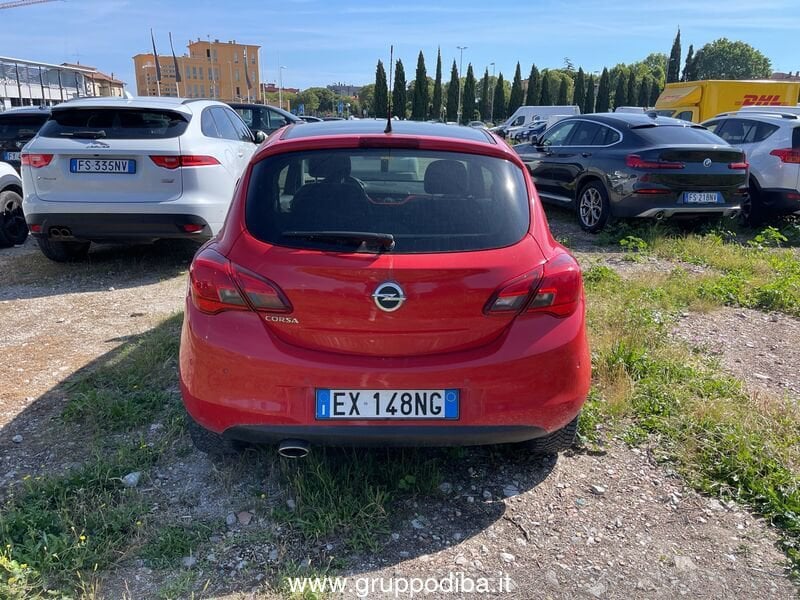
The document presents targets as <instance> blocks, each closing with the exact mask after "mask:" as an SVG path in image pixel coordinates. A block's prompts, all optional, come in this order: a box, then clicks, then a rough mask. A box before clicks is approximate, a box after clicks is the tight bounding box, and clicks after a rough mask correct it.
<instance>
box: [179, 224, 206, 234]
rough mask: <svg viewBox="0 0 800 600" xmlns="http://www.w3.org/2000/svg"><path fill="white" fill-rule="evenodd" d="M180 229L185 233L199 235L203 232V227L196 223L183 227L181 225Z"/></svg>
mask: <svg viewBox="0 0 800 600" xmlns="http://www.w3.org/2000/svg"><path fill="white" fill-rule="evenodd" d="M181 229H183V230H184V231H185V232H186V233H199V232H201V231H203V226H202V225H198V224H196V223H186V224H185V225H181Z"/></svg>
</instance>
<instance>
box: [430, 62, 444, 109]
mask: <svg viewBox="0 0 800 600" xmlns="http://www.w3.org/2000/svg"><path fill="white" fill-rule="evenodd" d="M430 118H431V119H441V118H442V49H441V48H439V52H438V53H437V56H436V79H435V80H434V81H433V101H432V102H431V115H430Z"/></svg>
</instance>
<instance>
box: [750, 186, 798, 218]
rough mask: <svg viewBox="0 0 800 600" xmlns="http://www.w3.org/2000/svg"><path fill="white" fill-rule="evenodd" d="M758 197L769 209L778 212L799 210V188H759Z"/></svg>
mask: <svg viewBox="0 0 800 600" xmlns="http://www.w3.org/2000/svg"><path fill="white" fill-rule="evenodd" d="M758 199H759V200H760V201H761V205H762V206H763V207H764V208H765V209H766V210H769V211H772V212H774V213H779V214H792V213H795V212H798V211H800V190H793V189H781V188H765V189H762V190H760V193H759V196H758Z"/></svg>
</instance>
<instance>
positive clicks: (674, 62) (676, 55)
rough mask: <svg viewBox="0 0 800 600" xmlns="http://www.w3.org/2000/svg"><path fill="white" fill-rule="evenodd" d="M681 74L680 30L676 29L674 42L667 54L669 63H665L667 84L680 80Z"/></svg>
mask: <svg viewBox="0 0 800 600" xmlns="http://www.w3.org/2000/svg"><path fill="white" fill-rule="evenodd" d="M680 74H681V30H680V29H678V34H677V35H676V36H675V41H673V42H672V50H671V51H670V53H669V61H668V62H667V83H673V82H675V81H678V79H680Z"/></svg>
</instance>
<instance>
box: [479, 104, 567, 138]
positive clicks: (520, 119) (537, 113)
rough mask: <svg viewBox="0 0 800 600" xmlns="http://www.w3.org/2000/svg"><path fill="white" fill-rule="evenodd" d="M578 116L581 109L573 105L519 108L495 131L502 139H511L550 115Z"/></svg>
mask: <svg viewBox="0 0 800 600" xmlns="http://www.w3.org/2000/svg"><path fill="white" fill-rule="evenodd" d="M579 114H581V109H580V107H578V106H575V105H558V106H520V107H519V108H517V110H515V111H514V114H512V115H511V116H510V117H509V118H508V119H506V121H505V122H504V123H502V124H500V125H499V126H498V127H497V128H495V129H498V130H499V131H501V132H502V135H503V137H511V138H512V139H513V137H514V135H515V134H516V132H517V131H519V130H520V129H521V128H522V127H525V126H526V125H530V124H531V123H533V122H534V121H545V120H547V119H548V117H550V116H552V115H566V116H571V115H579Z"/></svg>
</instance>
